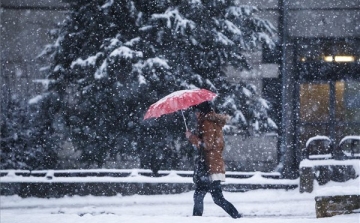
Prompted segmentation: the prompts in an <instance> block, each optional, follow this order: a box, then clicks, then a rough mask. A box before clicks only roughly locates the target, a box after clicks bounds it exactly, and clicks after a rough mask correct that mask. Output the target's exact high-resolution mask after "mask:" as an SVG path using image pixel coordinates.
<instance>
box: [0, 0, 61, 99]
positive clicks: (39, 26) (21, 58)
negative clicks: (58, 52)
mask: <svg viewBox="0 0 360 223" xmlns="http://www.w3.org/2000/svg"><path fill="white" fill-rule="evenodd" d="M65 11H66V5H65V4H63V3H61V2H60V1H55V0H54V1H49V0H41V1H26V0H23V1H20V0H16V1H14V0H2V1H1V11H0V16H1V37H0V44H1V51H0V52H1V74H0V77H1V85H2V94H1V97H2V100H5V101H6V100H7V99H8V97H9V95H14V94H15V95H18V97H19V98H23V99H28V98H30V97H32V96H35V95H36V94H37V93H39V92H40V90H41V88H42V86H41V85H39V84H37V83H34V82H33V81H34V80H35V79H42V78H44V77H45V74H44V73H41V72H40V68H41V67H42V66H43V63H42V62H41V61H40V60H38V59H37V56H38V55H39V54H40V53H41V52H42V51H43V49H44V48H45V45H46V44H49V43H52V42H53V40H51V39H50V36H49V32H50V31H51V30H52V29H54V28H55V27H56V24H57V23H59V22H61V21H62V20H63V19H64V16H65Z"/></svg>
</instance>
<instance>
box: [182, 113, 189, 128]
mask: <svg viewBox="0 0 360 223" xmlns="http://www.w3.org/2000/svg"><path fill="white" fill-rule="evenodd" d="M181 114H182V117H183V118H184V123H185V128H186V131H188V127H187V125H186V119H185V116H184V112H183V110H181Z"/></svg>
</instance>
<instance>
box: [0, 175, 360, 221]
mask: <svg viewBox="0 0 360 223" xmlns="http://www.w3.org/2000/svg"><path fill="white" fill-rule="evenodd" d="M358 182H359V181H358V179H357V180H352V181H350V182H349V183H348V184H350V187H353V186H354V185H355V188H356V187H357V186H356V185H358ZM332 184H333V185H331V184H330V186H332V187H329V185H328V186H327V190H325V189H324V188H321V187H319V186H317V191H318V192H319V191H326V193H330V194H331V193H334V191H335V190H339V187H342V186H341V184H339V185H337V184H336V183H332ZM329 188H333V189H329ZM318 192H314V193H311V194H309V193H303V194H300V193H299V191H298V189H295V190H289V191H286V190H253V191H248V192H245V193H240V192H237V193H231V192H224V196H225V198H226V199H228V200H229V201H230V202H232V203H233V204H234V205H235V206H236V207H237V209H238V210H239V211H240V212H241V213H243V214H244V218H242V219H232V218H230V217H229V216H228V215H227V214H226V213H225V212H224V211H223V210H222V209H220V208H219V207H218V206H216V205H215V204H214V203H213V201H212V199H211V196H210V195H209V194H208V195H206V197H205V206H204V215H203V217H192V216H191V215H192V195H193V192H192V191H191V192H187V193H183V194H174V195H152V196H144V195H133V196H120V195H118V196H114V197H95V196H85V197H80V196H74V197H64V198H57V199H56V198H50V199H44V198H20V197H18V196H2V197H1V219H0V220H1V223H22V222H26V223H52V222H56V223H59V222H66V223H72V222H74V223H75V222H76V223H81V222H86V223H95V222H106V223H115V222H133V223H137V222H146V223H151V222H157V223H158V222H172V223H180V222H181V223H183V222H186V223H192V222H194V223H195V222H196V223H202V222H204V223H205V222H206V223H212V222H217V223H219V222H232V221H240V222H252V223H254V222H267V223H289V222H294V223H300V222H301V223H303V222H310V223H311V222H318V223H325V222H326V223H332V222H333V223H335V222H336V223H338V222H342V223H352V222H354V223H355V222H359V220H360V214H359V213H357V214H350V215H341V216H334V217H331V218H316V214H315V200H314V198H315V196H317V194H318Z"/></svg>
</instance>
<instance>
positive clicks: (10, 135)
mask: <svg viewBox="0 0 360 223" xmlns="http://www.w3.org/2000/svg"><path fill="white" fill-rule="evenodd" d="M32 109H33V111H34V113H32V111H31V110H32ZM46 120H47V119H46V117H44V116H43V114H39V113H38V109H35V108H33V107H32V106H29V105H28V104H26V103H24V102H22V101H21V100H19V99H18V98H16V97H15V96H14V97H13V98H12V99H11V100H10V101H9V103H8V106H7V110H6V111H2V112H1V120H0V129H1V132H0V145H1V154H0V158H1V163H0V169H28V170H29V169H30V170H32V169H49V168H50V169H53V168H55V167H56V164H57V154H56V149H57V146H56V144H57V143H56V140H54V137H56V135H54V134H50V133H49V130H50V129H51V127H49V126H48V125H46V123H45V121H46ZM48 124H49V125H50V126H51V125H52V123H51V122H50V123H48ZM47 133H48V134H47Z"/></svg>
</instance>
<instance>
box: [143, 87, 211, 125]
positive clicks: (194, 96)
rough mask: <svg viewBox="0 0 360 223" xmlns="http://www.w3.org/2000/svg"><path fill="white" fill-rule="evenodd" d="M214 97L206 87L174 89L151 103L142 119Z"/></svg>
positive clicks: (156, 116) (174, 110)
mask: <svg viewBox="0 0 360 223" xmlns="http://www.w3.org/2000/svg"><path fill="white" fill-rule="evenodd" d="M215 97H216V94H215V93H213V92H211V91H209V90H206V89H193V90H180V91H175V92H173V93H171V94H169V95H167V96H165V97H164V98H162V99H160V100H159V101H157V102H155V103H154V104H152V105H151V106H150V107H149V109H148V111H147V112H146V114H145V117H144V119H148V118H158V117H160V116H162V115H165V114H170V113H173V112H176V111H179V110H183V109H187V108H189V107H191V106H194V105H198V104H200V103H202V102H205V101H211V100H213V99H214V98H215Z"/></svg>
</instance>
